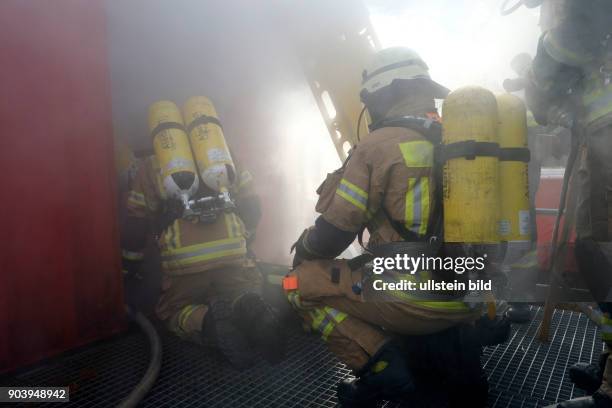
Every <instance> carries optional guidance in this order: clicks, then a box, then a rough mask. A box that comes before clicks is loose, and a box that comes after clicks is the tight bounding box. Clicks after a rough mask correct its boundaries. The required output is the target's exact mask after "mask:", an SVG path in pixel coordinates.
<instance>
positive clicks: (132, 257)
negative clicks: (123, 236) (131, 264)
mask: <svg viewBox="0 0 612 408" xmlns="http://www.w3.org/2000/svg"><path fill="white" fill-rule="evenodd" d="M121 256H122V257H123V258H124V259H127V260H128V261H141V260H143V259H144V254H143V253H142V252H134V251H128V250H127V249H122V250H121Z"/></svg>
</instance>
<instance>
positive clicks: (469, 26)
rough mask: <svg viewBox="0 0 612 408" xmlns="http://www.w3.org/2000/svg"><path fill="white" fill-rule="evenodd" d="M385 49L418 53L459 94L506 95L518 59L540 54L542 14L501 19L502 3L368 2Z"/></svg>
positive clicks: (470, 0) (533, 12) (440, 0)
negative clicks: (466, 89) (474, 90)
mask: <svg viewBox="0 0 612 408" xmlns="http://www.w3.org/2000/svg"><path fill="white" fill-rule="evenodd" d="M365 3H366V5H367V7H368V9H369V11H370V19H371V21H372V24H373V26H374V29H375V30H376V33H377V35H378V38H379V40H380V42H381V44H382V46H383V47H389V46H398V45H401V46H405V47H409V48H412V49H414V50H415V51H416V52H418V53H419V55H420V56H421V57H422V58H423V59H424V60H425V62H426V63H427V64H428V65H429V69H430V74H431V76H432V78H434V79H435V80H437V81H438V82H440V83H442V84H443V85H445V86H447V87H449V88H450V89H455V88H457V87H460V86H464V85H480V86H483V87H485V88H487V89H489V90H491V91H493V92H502V91H503V89H502V87H501V84H502V81H503V80H504V79H505V78H508V77H514V76H515V74H514V73H513V72H512V70H511V69H510V60H511V59H512V57H514V56H515V55H516V54H519V53H521V52H528V53H530V54H531V55H532V56H533V55H534V54H535V50H536V46H537V42H538V38H539V35H540V28H539V26H538V18H539V8H536V9H527V8H526V7H520V8H519V9H518V10H517V11H516V12H514V13H513V14H511V15H509V16H505V17H503V16H501V15H500V6H501V4H502V0H431V1H415V0H412V1H394V0H365Z"/></svg>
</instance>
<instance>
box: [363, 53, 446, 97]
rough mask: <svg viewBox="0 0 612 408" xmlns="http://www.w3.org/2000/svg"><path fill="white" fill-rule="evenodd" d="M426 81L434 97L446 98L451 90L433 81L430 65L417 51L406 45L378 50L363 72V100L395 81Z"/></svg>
mask: <svg viewBox="0 0 612 408" xmlns="http://www.w3.org/2000/svg"><path fill="white" fill-rule="evenodd" d="M398 80H399V81H412V80H418V81H425V82H426V83H427V84H429V85H430V86H431V89H432V91H433V96H434V98H439V99H442V98H445V97H446V95H447V94H448V92H449V90H448V89H447V88H445V87H443V86H442V85H440V84H438V83H436V82H434V81H432V79H431V77H430V76H429V67H428V66H427V64H426V63H425V61H423V59H422V58H421V57H420V56H419V54H417V53H416V52H415V51H413V50H411V49H409V48H405V47H391V48H385V49H383V50H380V51H378V52H377V53H376V54H375V55H374V58H373V59H372V61H371V62H370V65H369V66H368V67H367V68H366V69H364V70H363V73H362V82H361V85H362V89H361V93H360V95H361V99H362V101H363V100H365V99H366V98H367V96H368V95H370V94H373V93H374V92H376V91H378V90H380V89H383V88H385V87H387V86H390V85H391V84H392V83H393V82H394V81H398Z"/></svg>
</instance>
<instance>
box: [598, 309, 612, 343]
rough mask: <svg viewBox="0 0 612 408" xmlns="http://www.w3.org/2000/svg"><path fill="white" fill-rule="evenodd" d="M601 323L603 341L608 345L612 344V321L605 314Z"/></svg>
mask: <svg viewBox="0 0 612 408" xmlns="http://www.w3.org/2000/svg"><path fill="white" fill-rule="evenodd" d="M600 322H601V323H600V325H599V328H600V330H601V339H602V340H603V341H605V342H607V343H609V342H612V319H611V318H610V317H608V314H607V313H603V314H602V315H601V319H600Z"/></svg>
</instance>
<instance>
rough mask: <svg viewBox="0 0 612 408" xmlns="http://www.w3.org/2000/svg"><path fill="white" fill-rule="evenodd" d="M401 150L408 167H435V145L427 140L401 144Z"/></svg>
mask: <svg viewBox="0 0 612 408" xmlns="http://www.w3.org/2000/svg"><path fill="white" fill-rule="evenodd" d="M399 148H400V150H401V152H402V157H403V158H404V163H405V164H406V167H412V168H424V167H432V166H433V145H432V144H431V143H429V142H428V141H426V140H417V141H414V142H405V143H400V144H399Z"/></svg>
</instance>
